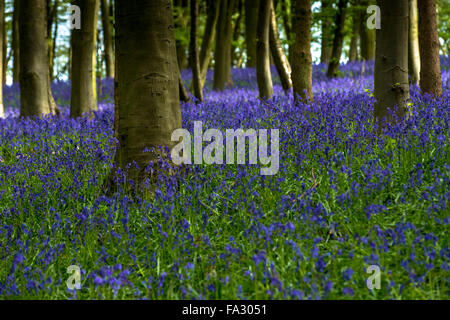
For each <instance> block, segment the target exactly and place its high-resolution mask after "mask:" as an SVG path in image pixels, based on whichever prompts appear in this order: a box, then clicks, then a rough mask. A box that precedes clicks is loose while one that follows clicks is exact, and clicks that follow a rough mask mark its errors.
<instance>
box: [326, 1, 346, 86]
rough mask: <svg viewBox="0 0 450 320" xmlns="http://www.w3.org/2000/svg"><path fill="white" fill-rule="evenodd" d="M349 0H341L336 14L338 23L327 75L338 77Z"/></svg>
mask: <svg viewBox="0 0 450 320" xmlns="http://www.w3.org/2000/svg"><path fill="white" fill-rule="evenodd" d="M347 3H348V0H339V2H338V12H337V14H336V25H335V29H334V39H333V50H332V52H331V60H330V64H329V65H328V71H327V77H328V78H334V77H337V75H338V72H339V63H340V60H341V54H342V46H343V45H344V26H345V16H346V11H347Z"/></svg>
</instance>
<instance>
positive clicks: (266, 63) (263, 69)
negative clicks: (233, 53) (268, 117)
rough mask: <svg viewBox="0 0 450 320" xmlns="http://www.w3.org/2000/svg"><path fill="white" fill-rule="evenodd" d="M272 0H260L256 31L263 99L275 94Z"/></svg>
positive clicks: (257, 62)
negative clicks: (270, 37) (271, 40)
mask: <svg viewBox="0 0 450 320" xmlns="http://www.w3.org/2000/svg"><path fill="white" fill-rule="evenodd" d="M271 9H272V0H260V1H259V10H258V11H259V13H258V15H259V16H258V28H257V31H256V79H257V81H258V88H259V97H260V98H261V99H263V100H265V99H269V98H270V97H271V96H272V95H273V86H272V75H271V73H270V60H269V55H270V50H269V27H270V12H271Z"/></svg>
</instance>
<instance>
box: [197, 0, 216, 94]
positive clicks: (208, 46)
mask: <svg viewBox="0 0 450 320" xmlns="http://www.w3.org/2000/svg"><path fill="white" fill-rule="evenodd" d="M220 1H221V0H209V1H208V2H207V11H208V14H207V18H206V26H205V33H204V35H203V41H202V48H201V49H200V70H201V81H202V88H203V86H204V84H205V80H206V72H207V71H208V66H209V64H210V62H211V50H212V46H213V42H214V34H215V31H216V25H217V19H218V17H219V9H220Z"/></svg>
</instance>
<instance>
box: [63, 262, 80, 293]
mask: <svg viewBox="0 0 450 320" xmlns="http://www.w3.org/2000/svg"><path fill="white" fill-rule="evenodd" d="M67 273H69V274H70V275H71V276H70V277H69V278H68V279H67V281H66V284H67V288H69V289H70V290H74V289H77V290H80V289H81V269H80V267H79V266H77V265H71V266H68V267H67Z"/></svg>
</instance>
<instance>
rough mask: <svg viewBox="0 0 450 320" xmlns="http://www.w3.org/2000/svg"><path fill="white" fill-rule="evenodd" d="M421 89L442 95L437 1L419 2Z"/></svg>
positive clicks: (426, 0)
mask: <svg viewBox="0 0 450 320" xmlns="http://www.w3.org/2000/svg"><path fill="white" fill-rule="evenodd" d="M418 4H419V45H420V64H421V68H420V89H421V90H422V92H423V93H429V94H432V95H435V96H440V95H442V80H441V64H440V60H439V37H438V31H437V14H436V1H435V0H419V1H418Z"/></svg>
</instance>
